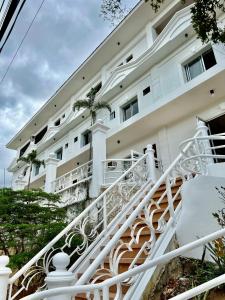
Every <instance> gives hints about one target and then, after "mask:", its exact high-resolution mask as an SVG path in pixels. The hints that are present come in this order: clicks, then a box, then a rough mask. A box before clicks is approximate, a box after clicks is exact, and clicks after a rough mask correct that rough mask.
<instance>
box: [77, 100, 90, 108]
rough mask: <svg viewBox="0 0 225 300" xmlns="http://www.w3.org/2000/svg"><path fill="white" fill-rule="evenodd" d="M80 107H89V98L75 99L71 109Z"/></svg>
mask: <svg viewBox="0 0 225 300" xmlns="http://www.w3.org/2000/svg"><path fill="white" fill-rule="evenodd" d="M81 108H90V103H89V100H77V101H76V102H75V103H74V105H73V109H74V110H75V109H77V110H80V109H81Z"/></svg>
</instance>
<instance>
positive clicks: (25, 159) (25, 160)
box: [17, 156, 29, 163]
mask: <svg viewBox="0 0 225 300" xmlns="http://www.w3.org/2000/svg"><path fill="white" fill-rule="evenodd" d="M19 161H23V162H25V163H29V160H28V159H27V157H23V156H21V157H20V158H18V159H17V162H19Z"/></svg>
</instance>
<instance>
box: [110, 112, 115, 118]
mask: <svg viewBox="0 0 225 300" xmlns="http://www.w3.org/2000/svg"><path fill="white" fill-rule="evenodd" d="M115 117H116V113H115V110H114V111H112V112H111V113H110V120H113V119H115Z"/></svg>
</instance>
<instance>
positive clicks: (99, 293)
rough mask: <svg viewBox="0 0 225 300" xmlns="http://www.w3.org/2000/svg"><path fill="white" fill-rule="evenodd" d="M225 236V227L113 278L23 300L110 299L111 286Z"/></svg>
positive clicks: (224, 278) (194, 292)
mask: <svg viewBox="0 0 225 300" xmlns="http://www.w3.org/2000/svg"><path fill="white" fill-rule="evenodd" d="M224 236H225V229H221V230H218V231H216V232H214V233H212V234H209V235H207V236H205V237H203V238H200V239H198V240H196V241H194V242H191V243H189V244H187V245H184V246H182V247H180V248H178V249H175V250H173V251H170V252H168V253H166V254H164V255H162V256H160V257H158V258H155V259H152V260H151V261H148V262H146V263H145V264H143V265H141V266H136V267H135V268H133V269H132V270H128V271H126V272H124V273H122V274H119V275H117V276H115V277H113V278H110V279H106V280H105V281H103V282H102V283H95V284H90V285H80V286H78V285H77V286H76V285H75V286H72V287H62V288H56V289H52V290H48V291H43V292H38V293H35V294H33V295H30V296H27V297H25V298H22V299H21V300H40V299H44V298H46V297H51V296H60V295H70V296H73V297H75V296H76V295H79V294H80V293H84V294H86V295H90V291H95V292H94V297H93V298H92V299H93V300H99V299H103V300H108V299H109V289H110V287H113V286H117V285H118V284H120V282H128V281H129V280H130V278H137V276H139V275H140V274H144V273H145V272H146V271H148V270H149V269H151V268H154V267H155V266H158V265H164V264H167V263H168V262H170V261H171V260H172V259H174V258H176V257H178V256H184V255H185V253H187V252H188V251H191V250H193V249H196V248H198V247H201V246H204V245H206V244H208V243H210V242H212V241H214V240H217V239H218V238H221V237H224ZM224 283H225V275H222V276H219V277H217V278H215V279H213V280H211V281H208V282H206V283H204V284H202V285H200V286H198V287H195V288H193V289H191V290H189V291H187V292H185V293H183V294H180V295H178V296H176V297H173V298H171V300H187V299H191V298H192V297H194V296H197V295H200V294H201V293H203V292H205V291H208V290H210V289H212V288H214V287H216V286H219V285H220V284H224ZM115 299H121V298H118V297H117V298H115Z"/></svg>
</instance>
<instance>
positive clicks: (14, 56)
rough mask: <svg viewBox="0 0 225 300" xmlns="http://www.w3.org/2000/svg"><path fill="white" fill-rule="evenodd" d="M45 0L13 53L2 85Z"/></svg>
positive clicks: (0, 82)
mask: <svg viewBox="0 0 225 300" xmlns="http://www.w3.org/2000/svg"><path fill="white" fill-rule="evenodd" d="M44 2H45V0H42V2H41V4H40V6H39V8H38V10H37V12H36V13H35V15H34V17H33V19H32V21H31V23H30V25H29V27H28V28H27V30H26V32H25V34H24V36H23V38H22V40H21V42H20V44H19V46H18V48H17V50H16V52H15V54H14V55H13V57H12V59H11V61H10V63H9V65H8V67H7V69H6V71H5V73H4V75H3V77H2V79H1V81H0V85H1V84H2V82H3V80H4V79H5V77H6V75H7V74H8V72H9V70H10V68H11V66H12V64H13V62H14V60H15V58H16V56H17V54H18V52H19V50H20V48H21V46H22V44H23V42H24V40H25V39H26V37H27V35H28V33H29V31H30V29H31V27H32V25H33V23H34V21H35V19H36V17H37V15H38V13H39V12H40V10H41V8H42V6H43V4H44Z"/></svg>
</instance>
